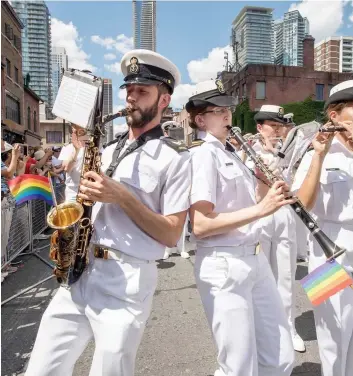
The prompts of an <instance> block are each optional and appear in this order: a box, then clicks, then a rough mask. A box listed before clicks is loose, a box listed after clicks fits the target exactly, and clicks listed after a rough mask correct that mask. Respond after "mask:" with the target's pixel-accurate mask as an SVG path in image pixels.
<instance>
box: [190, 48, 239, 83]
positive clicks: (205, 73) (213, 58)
mask: <svg viewBox="0 0 353 376" xmlns="http://www.w3.org/2000/svg"><path fill="white" fill-rule="evenodd" d="M224 52H228V54H229V56H228V58H229V61H230V62H232V49H231V47H230V46H226V47H216V48H213V49H212V50H211V51H210V52H209V53H208V56H207V57H205V58H202V59H199V60H191V61H190V62H189V63H188V65H187V69H188V72H189V76H190V80H191V82H192V83H198V82H201V81H206V80H210V79H211V78H216V76H217V72H221V71H223V70H224V64H225V60H224Z"/></svg>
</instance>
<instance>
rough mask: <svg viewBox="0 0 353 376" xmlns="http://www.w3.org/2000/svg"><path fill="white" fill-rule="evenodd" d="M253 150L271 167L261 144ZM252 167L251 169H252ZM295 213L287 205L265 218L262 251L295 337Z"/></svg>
mask: <svg viewBox="0 0 353 376" xmlns="http://www.w3.org/2000/svg"><path fill="white" fill-rule="evenodd" d="M253 149H254V150H255V151H256V153H257V154H259V155H260V156H261V157H262V158H263V160H264V161H265V162H266V163H268V164H270V163H271V161H272V160H273V158H274V156H273V154H272V153H270V152H268V151H265V150H264V149H263V147H262V145H261V143H260V142H259V141H257V142H256V143H255V144H254V146H253ZM249 167H251V166H249ZM295 217H296V214H295V213H294V212H293V210H292V209H291V208H290V207H289V206H284V207H282V208H280V209H279V210H277V211H276V212H275V213H274V214H272V215H270V216H267V217H265V218H262V219H261V220H260V222H261V224H262V233H261V241H260V243H261V248H262V250H263V251H264V254H265V255H266V257H267V259H268V261H269V263H270V266H271V269H272V272H273V275H274V277H275V280H276V283H277V288H278V291H279V293H280V296H281V298H282V302H283V306H284V309H285V312H286V315H287V318H288V323H289V328H290V331H291V335H292V337H294V336H295V334H296V329H295V316H296V314H295V273H296V270H297V241H296V240H297V235H296V220H295Z"/></svg>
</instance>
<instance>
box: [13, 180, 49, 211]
mask: <svg viewBox="0 0 353 376" xmlns="http://www.w3.org/2000/svg"><path fill="white" fill-rule="evenodd" d="M7 183H8V185H9V188H10V192H11V194H12V196H14V198H15V200H16V204H17V205H20V204H22V203H23V202H25V201H30V200H44V201H46V202H47V203H48V204H49V205H53V199H52V195H51V188H50V182H49V179H48V178H47V177H45V176H40V175H32V174H24V175H20V176H18V177H17V178H15V179H11V180H9V181H8V182H7Z"/></svg>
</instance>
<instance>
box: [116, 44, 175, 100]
mask: <svg viewBox="0 0 353 376" xmlns="http://www.w3.org/2000/svg"><path fill="white" fill-rule="evenodd" d="M121 71H122V73H123V75H124V77H125V78H124V81H125V83H124V84H123V85H121V86H120V88H121V89H124V88H125V87H126V86H127V85H132V84H138V85H159V84H160V83H161V82H162V83H164V84H165V85H167V86H168V88H169V89H170V90H171V93H173V91H174V88H175V87H176V86H178V85H179V83H180V73H179V70H178V68H177V67H176V66H175V65H174V64H173V63H172V62H171V61H170V60H168V59H167V58H165V57H164V56H162V55H160V54H158V53H156V52H153V51H150V50H142V49H140V50H132V51H129V52H127V53H126V54H125V55H124V56H123V57H122V59H121Z"/></svg>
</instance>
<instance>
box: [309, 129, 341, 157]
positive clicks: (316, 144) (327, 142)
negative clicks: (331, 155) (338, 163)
mask: <svg viewBox="0 0 353 376" xmlns="http://www.w3.org/2000/svg"><path fill="white" fill-rule="evenodd" d="M334 137H335V134H334V132H319V133H317V134H316V136H315V138H314V139H313V141H312V142H311V143H312V145H313V148H314V150H315V153H316V154H318V155H319V156H321V157H324V156H325V155H326V154H327V152H328V151H329V150H330V147H331V143H332V140H333V138H334Z"/></svg>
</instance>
